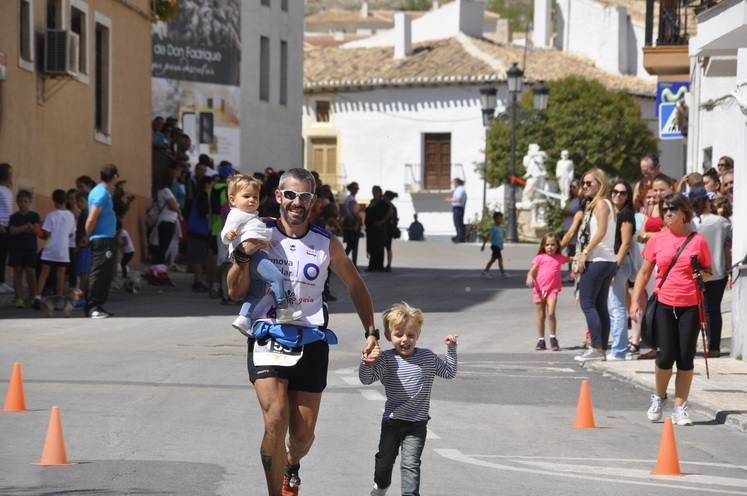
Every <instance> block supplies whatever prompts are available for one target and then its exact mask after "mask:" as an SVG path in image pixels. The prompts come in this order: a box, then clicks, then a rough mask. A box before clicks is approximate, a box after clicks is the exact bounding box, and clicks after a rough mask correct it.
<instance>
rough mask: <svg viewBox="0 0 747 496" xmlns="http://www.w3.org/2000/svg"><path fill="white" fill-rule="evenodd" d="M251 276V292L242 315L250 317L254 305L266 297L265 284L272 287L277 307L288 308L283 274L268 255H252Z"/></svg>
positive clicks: (259, 253)
mask: <svg viewBox="0 0 747 496" xmlns="http://www.w3.org/2000/svg"><path fill="white" fill-rule="evenodd" d="M249 274H250V276H251V283H250V284H249V292H248V293H247V295H246V299H245V300H244V304H243V305H241V312H239V313H240V314H241V315H243V316H244V317H249V316H250V315H251V313H252V308H254V305H256V304H257V302H259V300H261V299H262V298H263V297H264V295H265V285H264V284H262V283H263V282H265V283H267V284H269V285H270V289H271V290H272V296H273V298H274V299H275V305H276V306H278V307H286V306H288V298H287V296H286V295H285V289H284V288H283V274H281V273H280V270H278V268H277V267H275V264H274V263H272V262H271V261H270V259H269V258H268V256H267V253H265V252H264V251H262V250H260V251H258V252H257V253H255V254H254V255H252V261H251V265H250V266H249Z"/></svg>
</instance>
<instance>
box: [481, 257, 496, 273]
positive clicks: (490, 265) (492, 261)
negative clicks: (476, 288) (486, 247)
mask: <svg viewBox="0 0 747 496" xmlns="http://www.w3.org/2000/svg"><path fill="white" fill-rule="evenodd" d="M495 260H496V258H495V257H493V256H491V257H490V261H488V265H486V266H485V270H484V271H483V272H488V271H490V267H492V266H493V264H494V263H495Z"/></svg>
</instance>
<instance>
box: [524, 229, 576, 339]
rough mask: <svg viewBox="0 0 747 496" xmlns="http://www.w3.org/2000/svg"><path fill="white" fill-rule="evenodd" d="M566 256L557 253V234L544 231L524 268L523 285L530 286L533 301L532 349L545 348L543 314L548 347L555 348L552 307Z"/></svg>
mask: <svg viewBox="0 0 747 496" xmlns="http://www.w3.org/2000/svg"><path fill="white" fill-rule="evenodd" d="M567 261H568V257H566V256H565V255H561V254H560V238H559V237H558V235H557V234H555V233H548V234H545V236H544V237H543V238H542V240H541V241H540V245H539V250H538V251H537V256H536V257H534V259H533V260H532V267H531V268H530V269H529V272H527V287H529V288H532V297H533V299H534V303H535V305H537V334H538V335H539V339H538V340H537V346H535V348H534V349H535V350H538V351H539V350H546V349H547V345H546V344H545V318H547V320H548V321H549V322H550V347H551V348H552V350H553V351H559V350H560V346H559V345H558V338H557V335H556V334H557V327H558V322H557V320H556V318H555V307H556V305H557V301H558V294H559V293H560V290H561V289H562V287H563V283H562V281H561V271H562V269H563V264H564V263H566V262H567Z"/></svg>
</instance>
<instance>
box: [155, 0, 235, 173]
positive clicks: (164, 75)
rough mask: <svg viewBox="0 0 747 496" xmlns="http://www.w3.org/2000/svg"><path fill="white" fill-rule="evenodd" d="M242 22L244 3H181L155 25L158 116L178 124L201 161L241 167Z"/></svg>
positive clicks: (191, 0) (200, 0)
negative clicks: (174, 12)
mask: <svg viewBox="0 0 747 496" xmlns="http://www.w3.org/2000/svg"><path fill="white" fill-rule="evenodd" d="M240 19H241V5H240V0H180V2H179V14H178V16H177V17H176V18H175V19H173V20H172V21H169V22H159V23H156V24H154V25H153V32H152V45H153V62H152V70H151V76H152V110H153V112H152V114H153V117H155V116H162V117H169V116H173V117H176V118H177V119H178V121H179V125H180V126H181V128H182V130H183V131H184V132H185V133H186V134H188V135H189V136H190V138H191V139H192V146H193V150H192V153H191V155H192V156H193V157H194V158H195V159H196V157H197V156H198V155H199V154H201V153H207V154H208V155H210V156H211V157H212V158H213V160H214V161H215V162H216V163H218V162H219V161H221V160H228V161H230V162H232V163H233V164H234V165H238V162H239V151H240V146H239V144H240V121H239V115H240V96H241V95H240V86H239V85H240V79H239V74H240V70H241V37H240V33H241V24H240Z"/></svg>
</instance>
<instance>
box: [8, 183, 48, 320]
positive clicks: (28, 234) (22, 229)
mask: <svg viewBox="0 0 747 496" xmlns="http://www.w3.org/2000/svg"><path fill="white" fill-rule="evenodd" d="M32 199H33V196H32V194H31V192H30V191H28V190H25V189H22V190H20V191H19V192H18V194H17V195H16V204H17V205H18V212H16V213H14V214H13V215H11V216H10V219H9V220H8V232H9V234H10V246H9V248H10V264H9V265H10V266H11V267H13V286H14V289H15V290H16V308H23V307H25V306H26V302H25V300H24V298H23V275H24V273H25V274H26V283H27V284H28V286H29V295H30V297H33V296H34V295H35V294H36V237H37V235H38V233H39V232H40V230H41V218H40V217H39V214H37V213H36V212H34V211H32V210H31V201H32Z"/></svg>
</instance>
